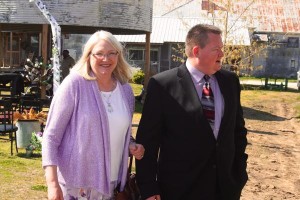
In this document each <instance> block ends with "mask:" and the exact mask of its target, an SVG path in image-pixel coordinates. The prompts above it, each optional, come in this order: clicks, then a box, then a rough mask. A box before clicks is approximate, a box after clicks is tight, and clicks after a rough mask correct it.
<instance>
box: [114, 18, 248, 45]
mask: <svg viewBox="0 0 300 200" xmlns="http://www.w3.org/2000/svg"><path fill="white" fill-rule="evenodd" d="M199 23H204V24H215V25H216V26H219V27H220V28H221V29H222V27H223V26H224V25H223V22H222V21H221V20H216V19H215V20H214V21H212V20H211V19H209V18H203V17H194V18H192V17H187V18H176V17H153V18H152V33H151V37H150V41H151V44H163V43H164V42H170V43H177V42H185V37H186V34H187V32H188V30H189V29H190V28H191V27H192V26H194V25H196V24H199ZM223 35H224V34H223ZM116 37H117V39H118V40H119V41H121V42H126V43H145V35H117V36H116ZM226 41H227V44H230V45H250V38H249V32H248V29H247V28H246V27H244V23H243V21H237V22H235V24H234V26H233V28H232V29H231V30H230V32H229V33H228V35H227V39H226Z"/></svg>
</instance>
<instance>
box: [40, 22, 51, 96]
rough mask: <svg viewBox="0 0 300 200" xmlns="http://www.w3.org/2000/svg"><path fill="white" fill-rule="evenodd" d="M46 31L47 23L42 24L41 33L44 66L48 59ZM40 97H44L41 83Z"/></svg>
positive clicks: (44, 87) (44, 93)
mask: <svg viewBox="0 0 300 200" xmlns="http://www.w3.org/2000/svg"><path fill="white" fill-rule="evenodd" d="M48 31H49V25H48V24H43V34H42V57H43V63H44V66H46V64H47V60H48ZM42 74H44V70H43V71H42ZM41 98H42V99H45V98H46V86H45V85H41Z"/></svg>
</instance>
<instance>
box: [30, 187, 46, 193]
mask: <svg viewBox="0 0 300 200" xmlns="http://www.w3.org/2000/svg"><path fill="white" fill-rule="evenodd" d="M31 189H32V190H37V191H43V192H47V186H45V185H33V186H31Z"/></svg>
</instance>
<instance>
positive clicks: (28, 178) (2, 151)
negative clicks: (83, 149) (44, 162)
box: [0, 84, 300, 200]
mask: <svg viewBox="0 0 300 200" xmlns="http://www.w3.org/2000/svg"><path fill="white" fill-rule="evenodd" d="M132 87H133V91H134V94H135V95H138V94H139V93H140V91H141V88H142V86H141V85H136V84H132ZM285 96H287V97H288V101H290V102H291V105H293V108H296V110H297V116H298V117H300V104H299V102H300V95H299V92H296V91H287V92H285V91H284V92H282V91H267V90H243V91H242V96H241V99H242V104H243V105H248V104H249V105H251V102H252V101H253V100H254V99H255V100H258V99H259V100H261V101H264V100H265V99H268V98H284V97H285ZM297 102H298V103H297ZM248 107H249V106H248ZM141 108H142V106H141V104H139V103H137V105H136V113H135V116H134V119H133V122H134V123H138V122H139V119H140V116H141ZM135 130H136V128H135ZM1 137H2V138H3V137H5V136H0V138H1ZM6 137H7V136H6ZM0 187H1V192H0V199H5V200H23V199H46V197H47V192H46V184H45V180H44V173H43V169H42V167H41V154H40V153H38V152H35V154H34V157H31V158H26V157H25V150H24V149H19V153H18V154H17V155H16V154H14V155H13V156H11V155H10V142H9V141H4V140H0Z"/></svg>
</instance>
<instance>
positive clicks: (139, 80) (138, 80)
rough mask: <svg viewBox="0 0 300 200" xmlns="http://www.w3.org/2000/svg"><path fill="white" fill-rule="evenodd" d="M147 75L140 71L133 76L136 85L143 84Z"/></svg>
mask: <svg viewBox="0 0 300 200" xmlns="http://www.w3.org/2000/svg"><path fill="white" fill-rule="evenodd" d="M144 78H145V73H144V72H143V71H142V70H138V71H136V72H135V73H134V74H133V77H132V81H133V82H134V83H136V84H143V82H144Z"/></svg>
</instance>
